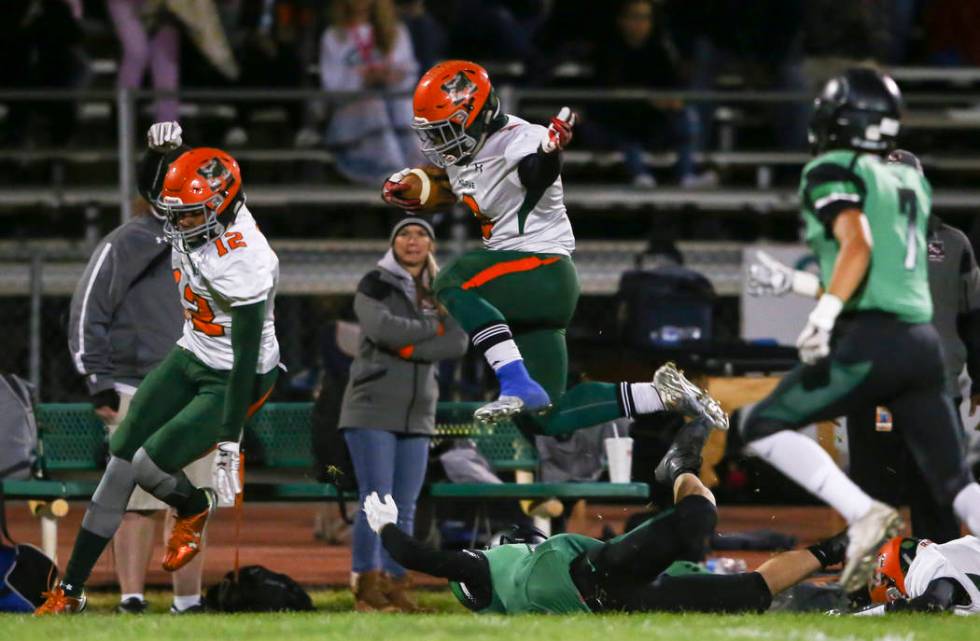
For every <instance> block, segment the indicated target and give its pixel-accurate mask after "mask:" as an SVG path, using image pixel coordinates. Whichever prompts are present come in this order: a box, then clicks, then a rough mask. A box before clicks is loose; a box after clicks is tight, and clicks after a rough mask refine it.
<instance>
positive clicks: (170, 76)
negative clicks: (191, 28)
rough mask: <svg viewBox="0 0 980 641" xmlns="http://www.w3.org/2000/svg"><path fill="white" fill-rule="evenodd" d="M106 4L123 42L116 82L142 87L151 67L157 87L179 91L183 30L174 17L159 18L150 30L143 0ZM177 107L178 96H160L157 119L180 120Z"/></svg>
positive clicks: (109, 1) (120, 84)
mask: <svg viewBox="0 0 980 641" xmlns="http://www.w3.org/2000/svg"><path fill="white" fill-rule="evenodd" d="M106 4H107V5H108V8H109V15H110V16H111V17H112V24H113V26H114V27H115V29H116V36H117V37H118V38H119V42H120V44H121V45H122V56H121V58H120V60H119V71H118V73H117V74H116V84H117V85H118V86H119V87H123V88H127V89H139V88H140V87H141V86H142V84H143V75H144V74H145V73H146V69H147V67H148V66H149V68H150V74H151V76H152V78H153V88H154V89H159V90H165V91H176V90H177V85H178V83H179V81H180V32H179V30H178V29H177V25H176V23H175V22H174V20H173V19H171V18H164V19H162V20H160V21H159V22H158V23H157V26H156V31H155V32H152V33H151V32H148V31H147V29H146V27H145V26H144V25H143V20H142V17H141V15H140V12H141V11H142V9H143V1H142V0H106ZM177 108H178V103H177V98H176V97H172V98H161V99H160V100H158V101H157V102H156V108H155V111H154V113H155V116H154V120H155V121H156V122H169V121H171V120H177Z"/></svg>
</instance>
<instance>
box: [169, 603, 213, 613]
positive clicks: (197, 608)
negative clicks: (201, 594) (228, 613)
mask: <svg viewBox="0 0 980 641" xmlns="http://www.w3.org/2000/svg"><path fill="white" fill-rule="evenodd" d="M204 612H205V609H204V601H198V602H197V603H196V604H195V605H192V606H191V607H189V608H185V609H183V610H178V609H177V606H176V605H171V606H170V614H202V613H204Z"/></svg>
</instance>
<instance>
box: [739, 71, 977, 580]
mask: <svg viewBox="0 0 980 641" xmlns="http://www.w3.org/2000/svg"><path fill="white" fill-rule="evenodd" d="M900 110H901V95H900V93H899V90H898V86H897V85H896V84H895V82H894V81H893V80H892V79H891V78H889V77H888V76H885V75H882V74H880V73H878V72H876V71H874V70H871V69H853V70H850V71H847V72H846V73H844V74H843V75H841V76H838V77H836V78H833V79H831V80H830V81H829V82H828V83H827V84H826V86H825V87H824V89H823V91H822V93H821V94H820V96H819V97H818V98H817V99H816V102H815V106H814V114H813V117H812V119H811V122H810V139H811V144H812V145H813V148H814V150H815V151H816V153H817V154H818V155H817V157H816V158H814V159H813V160H812V161H810V163H809V164H807V166H806V167H804V169H803V178H802V180H801V183H800V200H801V202H802V203H803V219H804V221H805V223H806V236H807V241H808V242H809V244H810V247H811V249H812V250H813V252H814V253H815V254H816V256H817V259H818V261H819V264H820V273H821V277H820V279H819V282H817V280H816V279H812V280H810V281H808V282H805V283H804V282H802V281H801V283H800V285H801V288H800V291H801V293H802V291H803V289H805V290H807V293H809V295H811V296H814V297H818V296H819V302H818V303H817V306H816V307H815V308H814V310H813V312H812V313H811V314H810V317H809V321H808V322H807V324H806V327H805V328H804V329H803V332H802V333H801V334H800V337H799V340H798V341H797V347H798V348H799V351H800V360H802V361H803V363H802V364H801V365H800V366H798V367H797V368H796V369H794V370H793V371H791V372H790V373H789V374H787V375H786V376H785V377H784V378H783V380H782V381H781V382H780V384H779V386H778V387H777V388H776V389H775V390H774V391H773V392H772V394H770V395H769V397H768V398H766V399H764V400H763V401H762V402H760V403H759V404H758V405H757V406H756V407H755V408H754V409H753V411H752V412H751V414H750V415H749V417H748V418H747V419H746V422H745V424H744V425H743V429H744V438H745V441H746V442H747V443H749V444H750V447H751V448H752V450H753V451H754V452H755V453H756V454H758V455H759V456H761V457H762V458H763V459H765V460H766V461H768V462H769V463H770V464H771V465H773V466H774V467H775V468H776V469H778V470H780V471H781V472H783V473H784V474H786V475H787V476H789V477H790V478H792V479H793V480H795V481H796V482H797V483H799V484H800V485H802V486H803V487H805V488H806V489H808V490H809V491H810V492H812V493H814V494H815V495H817V496H819V497H820V498H821V499H823V500H824V501H825V502H827V503H828V504H830V505H831V506H832V507H833V508H834V509H836V510H837V511H838V512H840V513H841V515H843V516H844V518H845V519H846V520H847V522H848V523H849V529H848V533H849V538H850V542H849V544H848V545H849V547H848V553H847V557H848V559H847V565H846V566H845V567H844V572H843V573H842V575H841V583H842V584H843V585H844V588H845V590H847V591H848V592H851V591H854V590H857V589H859V588H860V587H861V586H862V585H863V584H864V583H865V582H866V581H867V579H868V577H869V575H870V573H871V571H872V569H873V566H874V561H875V558H876V555H875V551H876V550H877V549H878V548H879V546H881V544H882V543H883V542H884V541H886V540H887V539H889V538H890V537H892V536H894V535H895V534H896V533H897V530H898V529H899V527H900V519H899V516H898V513H897V512H896V511H895V510H893V509H892V508H890V507H888V506H886V505H884V504H882V503H879V502H877V501H874V500H872V499H871V497H869V496H868V495H867V494H866V493H865V492H863V491H862V490H861V489H860V488H859V487H858V486H857V485H855V484H854V483H853V482H852V481H851V480H850V479H848V478H847V475H846V474H844V472H842V471H841V470H840V468H838V467H837V464H836V463H835V462H834V461H833V459H831V458H830V456H829V455H828V454H827V453H826V452H825V451H824V450H823V448H821V447H820V445H819V444H817V443H816V441H814V440H812V439H809V438H807V437H805V436H803V435H801V434H799V433H797V432H796V430H797V429H799V428H800V427H803V426H804V425H808V424H810V423H814V422H818V421H825V420H831V419H834V418H837V417H839V416H844V415H847V414H848V413H850V412H851V411H853V410H857V409H860V408H863V407H875V406H877V405H885V406H887V407H888V408H889V409H890V410H891V412H892V415H893V417H894V423H895V425H896V427H897V429H898V430H900V432H901V434H902V437H903V438H904V439H905V442H906V444H907V445H908V449H909V451H910V452H911V453H912V455H913V456H914V457H915V460H916V462H917V464H918V467H919V470H920V472H921V473H922V476H923V478H925V479H926V481H927V482H928V484H929V486H930V489H931V490H932V492H933V495H934V496H935V497H936V500H937V502H938V503H939V504H940V505H952V506H953V509H954V511H955V512H956V514H957V516H958V517H959V518H960V519H961V520H962V521H964V522H965V523H966V525H967V527H969V528H970V530H971V531H973V532H978V531H980V485H978V484H977V483H976V482H974V481H973V479H972V478H971V476H970V473H969V469H968V468H967V466H966V463H965V461H964V458H963V454H962V448H961V446H960V440H959V435H958V431H959V426H958V424H957V421H956V417H955V415H954V411H955V410H954V408H953V405H952V402H951V401H950V398H949V396H948V395H947V394H946V391H945V371H944V364H943V356H942V348H941V345H940V340H939V336H938V334H937V332H936V329H935V328H934V327H933V325H932V323H931V322H930V321H931V320H932V299H931V296H930V293H929V282H928V274H927V269H926V259H927V256H926V227H927V224H928V219H929V212H930V209H931V204H932V202H931V195H932V189H931V187H930V186H929V183H928V181H927V180H926V179H925V177H924V176H923V175H922V174H921V173H920V172H918V171H916V169H915V168H914V167H910V166H908V165H905V164H901V163H888V162H886V159H885V157H886V156H887V155H888V153H889V152H890V151H891V150H892V149H893V148H894V145H895V138H896V136H897V135H898V132H899V126H900V117H901V115H900Z"/></svg>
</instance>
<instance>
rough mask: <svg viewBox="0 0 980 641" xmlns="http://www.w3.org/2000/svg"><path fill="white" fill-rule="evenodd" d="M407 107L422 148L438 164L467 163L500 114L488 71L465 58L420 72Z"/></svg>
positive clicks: (478, 148)
mask: <svg viewBox="0 0 980 641" xmlns="http://www.w3.org/2000/svg"><path fill="white" fill-rule="evenodd" d="M412 106H413V108H414V111H415V118H414V120H413V121H412V129H414V130H415V132H416V133H417V134H418V136H419V138H420V139H421V140H422V152H423V153H424V154H425V155H426V156H427V157H428V158H429V160H431V161H432V162H433V163H435V164H436V165H438V166H439V167H448V166H449V165H458V164H465V163H466V162H468V161H469V159H470V158H472V157H473V155H475V154H476V152H478V151H479V150H480V148H481V147H483V143H484V142H485V141H486V137H487V135H488V134H489V133H490V124H491V123H492V122H494V120H496V119H498V118H503V117H504V114H503V113H502V111H501V108H500V100H499V99H498V98H497V94H496V93H495V92H494V90H493V85H491V84H490V76H488V75H487V70H486V69H484V68H483V67H481V66H480V65H478V64H476V63H475V62H469V61H467V60H447V61H446V62H440V63H439V64H437V65H436V66H434V67H432V68H431V69H429V70H428V71H427V72H425V75H424V76H422V79H421V80H419V84H418V85H417V86H416V87H415V97H414V98H413V101H412Z"/></svg>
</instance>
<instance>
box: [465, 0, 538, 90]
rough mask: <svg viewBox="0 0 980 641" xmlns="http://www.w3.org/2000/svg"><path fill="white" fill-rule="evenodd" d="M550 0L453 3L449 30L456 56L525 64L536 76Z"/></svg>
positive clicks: (493, 0)
mask: <svg viewBox="0 0 980 641" xmlns="http://www.w3.org/2000/svg"><path fill="white" fill-rule="evenodd" d="M548 4H549V3H548V2H547V1H546V0H453V1H452V2H451V5H452V7H451V18H450V28H449V31H450V33H449V41H450V50H451V51H452V53H453V56H454V57H458V58H466V59H472V60H501V61H513V60H519V61H521V62H524V63H525V64H526V65H527V66H528V67H529V70H530V71H531V73H532V75H533V72H534V69H533V68H534V67H535V65H536V63H537V62H538V61H539V60H540V58H541V54H540V52H539V51H538V49H537V47H535V44H534V38H535V36H536V35H537V32H538V30H539V29H540V27H541V25H542V23H543V22H544V20H545V18H546V17H547V15H548Z"/></svg>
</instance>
